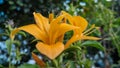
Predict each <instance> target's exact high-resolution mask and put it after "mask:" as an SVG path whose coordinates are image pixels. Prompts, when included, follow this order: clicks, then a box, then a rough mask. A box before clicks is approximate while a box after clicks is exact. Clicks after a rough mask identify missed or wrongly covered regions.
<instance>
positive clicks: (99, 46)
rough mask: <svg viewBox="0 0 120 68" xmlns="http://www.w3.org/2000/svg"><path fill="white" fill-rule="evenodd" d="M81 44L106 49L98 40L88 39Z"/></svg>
mask: <svg viewBox="0 0 120 68" xmlns="http://www.w3.org/2000/svg"><path fill="white" fill-rule="evenodd" d="M81 46H90V47H95V48H97V49H100V50H102V51H104V47H103V46H102V45H101V44H100V43H99V42H97V41H86V42H84V43H82V44H81Z"/></svg>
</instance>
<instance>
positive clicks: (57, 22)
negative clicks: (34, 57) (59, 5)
mask: <svg viewBox="0 0 120 68" xmlns="http://www.w3.org/2000/svg"><path fill="white" fill-rule="evenodd" d="M64 16H65V15H60V16H58V17H57V18H56V19H54V20H52V22H51V23H50V30H49V38H50V39H49V40H50V43H51V44H52V43H54V42H55V40H53V39H55V38H53V36H54V35H56V32H57V31H58V28H59V26H60V24H61V23H60V22H61V21H62V19H63V18H64Z"/></svg>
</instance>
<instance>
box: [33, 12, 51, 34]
mask: <svg viewBox="0 0 120 68" xmlns="http://www.w3.org/2000/svg"><path fill="white" fill-rule="evenodd" d="M33 14H34V18H35V21H36V24H37V25H38V26H39V28H40V29H41V30H42V31H44V32H46V33H47V34H48V30H49V26H50V25H49V21H48V19H47V18H46V17H44V16H42V15H41V14H40V13H35V12H34V13H33Z"/></svg>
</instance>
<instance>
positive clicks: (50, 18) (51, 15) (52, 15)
mask: <svg viewBox="0 0 120 68" xmlns="http://www.w3.org/2000/svg"><path fill="white" fill-rule="evenodd" d="M53 19H54V14H53V13H51V14H49V21H50V22H51V21H52V20H53Z"/></svg>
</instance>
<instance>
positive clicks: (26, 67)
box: [18, 64, 40, 68]
mask: <svg viewBox="0 0 120 68" xmlns="http://www.w3.org/2000/svg"><path fill="white" fill-rule="evenodd" d="M18 68H40V67H39V66H38V65H35V64H23V65H21V66H19V67H18Z"/></svg>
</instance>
